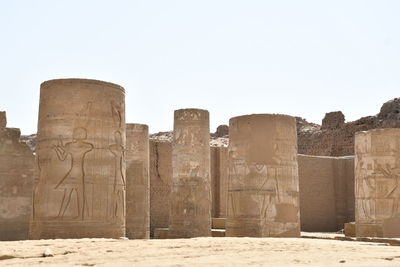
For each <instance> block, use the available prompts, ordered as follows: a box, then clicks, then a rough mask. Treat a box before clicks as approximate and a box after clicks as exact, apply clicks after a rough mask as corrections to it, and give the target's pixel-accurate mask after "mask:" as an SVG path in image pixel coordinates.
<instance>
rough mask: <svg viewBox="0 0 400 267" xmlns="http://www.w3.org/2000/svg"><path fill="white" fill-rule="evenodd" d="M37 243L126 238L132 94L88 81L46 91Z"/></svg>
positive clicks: (65, 82)
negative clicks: (127, 125)
mask: <svg viewBox="0 0 400 267" xmlns="http://www.w3.org/2000/svg"><path fill="white" fill-rule="evenodd" d="M36 151H37V161H38V168H39V175H38V179H37V180H36V181H35V186H34V197H33V216H32V221H31V229H30V237H31V238H33V239H39V238H41V239H46V238H83V237H109V238H118V237H121V236H125V186H126V179H125V159H124V157H125V94H124V89H123V88H122V87H120V86H118V85H115V84H111V83H106V82H101V81H96V80H85V79H60V80H51V81H47V82H44V83H42V85H41V91H40V106H39V122H38V140H37V148H36Z"/></svg>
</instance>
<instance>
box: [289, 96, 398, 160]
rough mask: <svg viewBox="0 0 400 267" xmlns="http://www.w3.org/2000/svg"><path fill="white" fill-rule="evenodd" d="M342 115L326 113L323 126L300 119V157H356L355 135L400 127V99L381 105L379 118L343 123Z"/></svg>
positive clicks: (366, 118)
mask: <svg viewBox="0 0 400 267" xmlns="http://www.w3.org/2000/svg"><path fill="white" fill-rule="evenodd" d="M342 115H343V114H342V113H341V112H332V113H327V115H326V117H325V118H324V120H323V122H322V126H319V125H317V124H313V123H308V122H307V121H305V120H304V119H301V118H296V119H297V135H298V152H299V154H306V155H318V156H347V155H354V135H355V133H356V132H359V131H366V130H371V129H378V128H400V98H395V99H392V100H390V101H388V102H386V103H384V104H383V105H382V108H381V110H380V112H379V113H378V114H377V115H376V116H368V117H364V118H361V119H359V120H356V121H353V122H347V123H344V124H342V120H344V115H343V118H342Z"/></svg>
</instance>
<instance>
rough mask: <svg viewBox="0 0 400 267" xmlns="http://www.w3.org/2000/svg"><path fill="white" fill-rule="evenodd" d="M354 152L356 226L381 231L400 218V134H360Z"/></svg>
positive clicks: (382, 131) (390, 131)
mask: <svg viewBox="0 0 400 267" xmlns="http://www.w3.org/2000/svg"><path fill="white" fill-rule="evenodd" d="M355 151H356V158H355V175H356V185H355V191H356V223H357V224H361V225H365V224H376V225H377V227H378V228H381V227H382V225H383V224H384V223H385V221H387V220H390V219H393V218H399V217H400V130H399V129H376V130H371V131H366V132H359V133H357V134H356V138H355ZM361 227H362V226H361ZM357 228H358V226H357ZM379 232H381V231H380V230H378V234H379ZM398 234H399V236H400V229H399V230H398Z"/></svg>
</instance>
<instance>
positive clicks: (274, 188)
mask: <svg viewBox="0 0 400 267" xmlns="http://www.w3.org/2000/svg"><path fill="white" fill-rule="evenodd" d="M271 170H273V171H274V173H268V172H269V171H271ZM272 176H273V177H272ZM249 178H250V179H252V183H253V184H254V185H253V186H254V187H255V188H258V190H257V191H256V192H255V194H254V195H253V198H254V199H255V200H256V201H257V202H258V208H259V214H260V216H261V219H262V220H265V219H267V218H270V217H271V216H268V215H270V214H269V213H270V212H271V209H272V208H273V207H274V206H275V204H276V203H279V202H280V200H279V190H278V180H277V177H276V169H272V168H269V169H268V168H267V166H266V165H260V164H255V165H253V166H250V173H249ZM270 219H273V218H270Z"/></svg>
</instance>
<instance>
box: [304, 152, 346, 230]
mask: <svg viewBox="0 0 400 267" xmlns="http://www.w3.org/2000/svg"><path fill="white" fill-rule="evenodd" d="M297 160H298V166H299V186H300V218H301V230H302V231H307V232H335V231H339V230H341V229H343V227H344V223H346V222H351V221H354V157H353V156H349V157H321V156H308V155H300V154H299V155H298V156H297Z"/></svg>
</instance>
